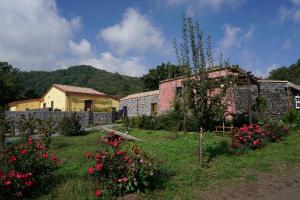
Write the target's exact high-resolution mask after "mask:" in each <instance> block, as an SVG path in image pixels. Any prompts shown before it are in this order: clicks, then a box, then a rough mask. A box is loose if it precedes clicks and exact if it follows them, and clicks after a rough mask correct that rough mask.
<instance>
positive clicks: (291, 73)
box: [269, 59, 300, 85]
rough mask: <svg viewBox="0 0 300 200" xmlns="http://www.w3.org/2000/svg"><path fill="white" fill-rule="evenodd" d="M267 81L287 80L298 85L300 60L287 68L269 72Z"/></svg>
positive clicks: (299, 80) (299, 83) (299, 81)
mask: <svg viewBox="0 0 300 200" xmlns="http://www.w3.org/2000/svg"><path fill="white" fill-rule="evenodd" d="M269 79H275V80H288V81H291V82H293V83H295V84H298V85H300V59H299V60H298V61H297V62H296V63H295V64H292V65H290V66H289V67H280V68H278V69H275V70H273V71H271V72H270V76H269Z"/></svg>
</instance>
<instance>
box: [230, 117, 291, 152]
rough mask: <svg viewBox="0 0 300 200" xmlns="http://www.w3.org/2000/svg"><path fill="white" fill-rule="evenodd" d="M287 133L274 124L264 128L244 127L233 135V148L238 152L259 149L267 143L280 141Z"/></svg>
mask: <svg viewBox="0 0 300 200" xmlns="http://www.w3.org/2000/svg"><path fill="white" fill-rule="evenodd" d="M287 133H288V129H287V128H285V127H283V126H281V125H279V124H278V123H274V122H273V123H271V124H266V125H265V126H263V127H261V126H259V125H257V124H254V125H247V126H246V125H244V126H243V127H241V128H239V129H236V130H235V133H234V134H233V135H232V148H233V149H238V150H246V149H259V148H261V147H263V146H264V145H266V144H267V142H277V141H280V140H281V138H282V137H283V136H286V135H287Z"/></svg>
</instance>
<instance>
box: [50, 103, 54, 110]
mask: <svg viewBox="0 0 300 200" xmlns="http://www.w3.org/2000/svg"><path fill="white" fill-rule="evenodd" d="M51 108H52V110H53V108H54V101H51Z"/></svg>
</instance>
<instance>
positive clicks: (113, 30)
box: [98, 8, 165, 55]
mask: <svg viewBox="0 0 300 200" xmlns="http://www.w3.org/2000/svg"><path fill="white" fill-rule="evenodd" d="M98 38H103V39H104V40H105V41H106V42H107V43H108V44H109V45H110V47H111V48H112V50H114V51H115V52H117V53H118V54H119V55H124V54H126V53H129V52H134V53H144V52H146V51H153V50H162V48H163V45H164V42H165V39H164V37H163V34H162V33H161V32H160V30H159V29H158V28H156V27H155V26H153V25H152V24H151V23H150V21H149V20H148V19H147V17H146V16H144V15H142V14H140V13H139V12H138V11H137V10H135V9H132V8H129V9H127V10H126V12H125V13H124V15H123V19H122V21H121V22H120V23H119V24H116V25H114V26H111V27H108V28H105V29H104V30H102V31H101V32H100V33H99V35H98Z"/></svg>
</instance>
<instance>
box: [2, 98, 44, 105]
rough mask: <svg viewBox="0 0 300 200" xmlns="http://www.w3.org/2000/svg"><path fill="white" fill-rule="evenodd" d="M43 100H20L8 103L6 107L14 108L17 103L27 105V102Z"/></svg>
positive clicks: (41, 99)
mask: <svg viewBox="0 0 300 200" xmlns="http://www.w3.org/2000/svg"><path fill="white" fill-rule="evenodd" d="M43 100H44V99H43V98H38V99H26V100H20V101H13V102H10V103H9V104H8V105H9V106H15V105H17V104H18V103H29V102H34V101H39V102H41V101H43Z"/></svg>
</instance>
